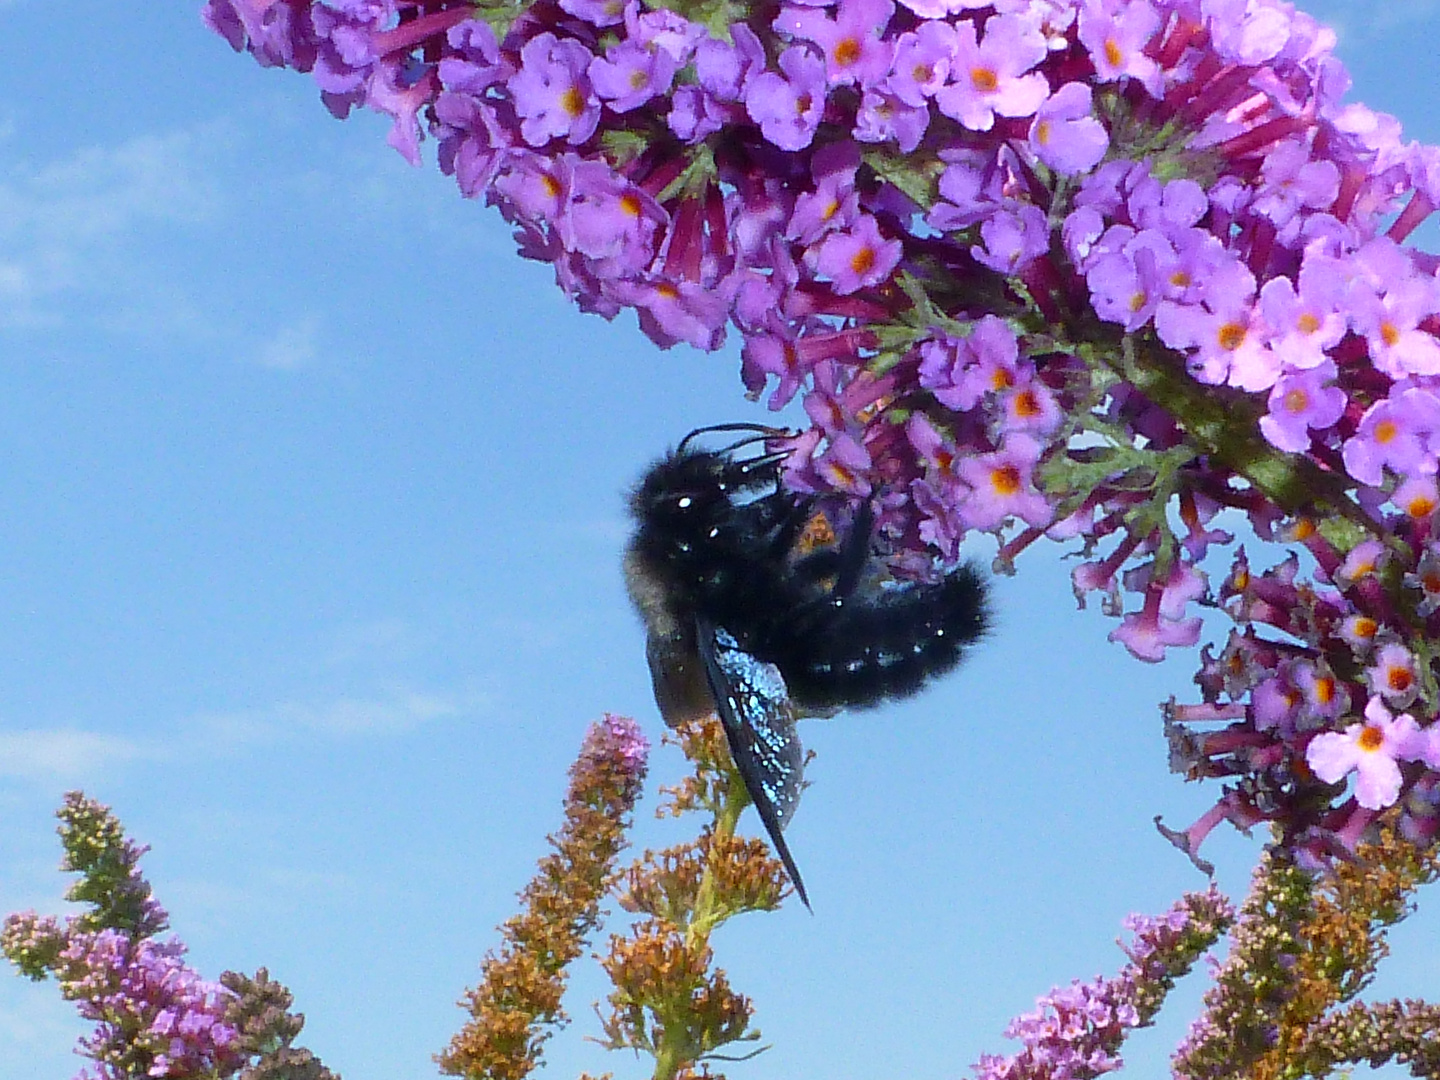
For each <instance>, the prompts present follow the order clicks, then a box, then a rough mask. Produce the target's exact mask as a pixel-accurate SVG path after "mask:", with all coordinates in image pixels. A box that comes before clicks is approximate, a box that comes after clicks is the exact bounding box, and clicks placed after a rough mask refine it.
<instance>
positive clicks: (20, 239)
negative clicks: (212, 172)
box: [0, 132, 218, 327]
mask: <svg viewBox="0 0 1440 1080" xmlns="http://www.w3.org/2000/svg"><path fill="white" fill-rule="evenodd" d="M199 141H200V140H199V137H198V136H197V135H196V134H193V133H188V132H181V133H172V134H169V135H143V136H139V137H137V138H134V139H131V140H130V141H128V142H125V143H121V144H120V145H118V146H113V147H87V148H85V149H82V150H79V151H76V152H74V153H72V154H71V155H70V156H69V157H67V158H63V159H61V160H58V161H53V162H49V163H46V164H41V165H35V164H20V163H17V164H13V165H11V166H10V168H9V169H7V170H5V172H3V173H0V250H4V251H5V253H6V254H5V255H3V256H0V326H9V327H27V326H45V325H55V324H58V323H60V322H62V321H63V320H64V316H63V315H62V311H63V310H64V307H63V305H62V304H61V303H60V302H59V301H61V300H63V299H64V298H65V297H66V296H67V295H69V294H73V293H76V292H83V293H87V294H98V295H104V296H111V297H114V296H124V295H125V294H126V293H127V292H128V293H133V292H134V291H135V290H137V289H143V288H145V285H144V284H143V282H144V281H145V275H143V274H138V273H136V272H135V270H136V267H135V262H136V260H137V258H138V254H137V252H136V250H135V247H136V243H137V237H138V236H139V235H140V234H142V233H144V232H145V231H146V230H148V229H150V228H152V227H154V226H155V225H156V224H195V223H198V222H202V221H205V220H208V219H209V218H210V217H212V216H213V214H214V212H215V208H216V204H217V202H218V199H217V196H216V188H215V185H214V183H213V182H212V181H211V180H210V179H209V178H208V177H207V176H206V175H205V174H204V170H203V169H202V168H200V167H199V165H198V164H197V157H196V148H197V144H198V143H199ZM12 160H14V159H13V158H12Z"/></svg>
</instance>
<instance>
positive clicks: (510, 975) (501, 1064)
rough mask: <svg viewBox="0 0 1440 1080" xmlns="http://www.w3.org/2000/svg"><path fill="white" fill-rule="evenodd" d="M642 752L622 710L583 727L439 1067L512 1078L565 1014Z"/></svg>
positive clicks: (634, 792)
mask: <svg viewBox="0 0 1440 1080" xmlns="http://www.w3.org/2000/svg"><path fill="white" fill-rule="evenodd" d="M649 752H650V745H649V743H648V742H647V741H646V739H645V736H644V735H643V734H642V733H641V731H640V728H639V725H637V724H636V723H635V721H633V720H631V719H629V718H628V717H623V716H612V715H606V716H605V717H604V718H603V719H602V720H600V721H598V722H596V723H594V724H592V725H591V726H590V730H589V731H588V732H586V734H585V741H584V742H583V743H582V744H581V747H580V755H579V757H578V758H576V760H575V764H574V765H572V766H571V767H570V786H569V790H568V791H567V792H566V796H565V824H564V826H563V827H562V828H561V830H560V831H559V833H558V834H556V835H554V836H552V837H551V838H550V841H551V846H552V847H553V848H554V850H553V851H552V852H551V853H550V854H549V855H546V856H545V857H544V858H543V859H541V860H540V866H539V870H538V872H537V873H536V875H535V877H534V879H533V880H532V881H531V882H530V884H529V885H527V886H526V887H525V890H524V891H523V892H522V893H521V894H520V901H521V904H522V905H523V910H522V911H521V912H520V914H518V915H516V916H514V917H513V918H511V919H510V920H509V921H508V922H507V923H506V924H505V925H504V927H503V928H502V930H501V933H502V934H503V936H504V938H505V943H504V945H503V946H502V947H501V949H500V950H499V951H498V952H495V953H491V954H490V955H489V956H487V957H486V958H485V961H484V964H483V965H482V969H483V976H482V979H481V982H480V984H479V985H478V986H477V987H475V989H473V990H471V991H469V992H468V993H467V994H466V997H465V1001H464V1003H463V1004H464V1005H465V1007H466V1008H467V1009H468V1010H469V1012H470V1019H469V1020H467V1021H466V1023H465V1026H464V1027H463V1028H461V1029H460V1031H459V1032H458V1033H457V1034H456V1035H455V1037H454V1039H452V1040H451V1042H450V1045H449V1046H448V1047H447V1048H446V1049H445V1052H444V1053H443V1054H441V1055H440V1057H439V1059H438V1060H439V1063H440V1068H441V1070H442V1071H443V1072H445V1073H447V1074H449V1075H451V1076H466V1077H485V1078H487V1080H520V1078H521V1077H524V1076H527V1075H528V1074H529V1073H530V1072H531V1071H532V1070H534V1069H535V1067H536V1066H537V1065H539V1063H540V1061H541V1054H542V1050H543V1047H544V1045H545V1043H546V1041H547V1040H548V1039H549V1038H550V1036H551V1035H552V1034H553V1033H554V1031H555V1028H556V1027H558V1026H559V1025H560V1024H561V1023H563V1022H564V1020H565V1013H564V1011H563V1010H562V1009H561V1007H560V1001H561V998H562V997H563V996H564V993H565V983H566V968H567V967H568V966H569V964H570V963H571V961H573V960H574V959H575V958H576V957H577V956H579V955H580V953H581V952H582V951H584V948H585V942H586V935H588V934H589V933H590V932H591V931H592V930H593V929H594V928H595V926H596V925H597V923H598V921H599V917H600V902H601V899H602V898H603V897H604V895H605V893H606V890H607V889H608V888H609V887H610V884H611V879H612V876H613V874H614V866H615V859H616V856H618V855H619V853H620V851H621V849H622V848H623V847H624V846H625V830H626V829H627V827H628V826H629V824H630V820H629V819H630V813H631V811H632V810H633V809H634V806H635V800H636V799H637V798H639V796H640V790H641V785H642V783H643V781H644V779H645V769H646V763H647V760H648V758H649Z"/></svg>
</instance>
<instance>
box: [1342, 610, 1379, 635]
mask: <svg viewBox="0 0 1440 1080" xmlns="http://www.w3.org/2000/svg"><path fill="white" fill-rule="evenodd" d="M1347 629H1348V630H1349V631H1350V633H1351V634H1353V635H1354V636H1355V637H1357V638H1373V637H1374V636H1375V635H1376V634H1377V633H1378V632H1379V630H1380V624H1379V623H1377V622H1376V621H1375V620H1374V619H1372V618H1370V617H1369V616H1368V615H1356V616H1354V618H1353V619H1351V621H1350V625H1349V627H1348V628H1347Z"/></svg>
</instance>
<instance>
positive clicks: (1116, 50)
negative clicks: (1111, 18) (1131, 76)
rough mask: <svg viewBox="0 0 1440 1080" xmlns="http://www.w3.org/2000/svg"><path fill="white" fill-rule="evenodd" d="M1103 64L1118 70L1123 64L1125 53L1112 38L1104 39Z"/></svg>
mask: <svg viewBox="0 0 1440 1080" xmlns="http://www.w3.org/2000/svg"><path fill="white" fill-rule="evenodd" d="M1105 62H1106V63H1107V64H1109V65H1110V66H1111V67H1113V68H1118V67H1119V66H1120V65H1121V64H1123V63H1124V62H1125V51H1124V50H1123V49H1121V48H1120V43H1119V42H1118V41H1116V40H1115V39H1114V38H1113V37H1111V38H1106V39H1105Z"/></svg>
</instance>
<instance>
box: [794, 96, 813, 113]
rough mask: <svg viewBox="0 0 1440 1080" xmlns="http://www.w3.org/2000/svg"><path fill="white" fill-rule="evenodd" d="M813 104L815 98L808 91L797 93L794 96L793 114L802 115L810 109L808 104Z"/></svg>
mask: <svg viewBox="0 0 1440 1080" xmlns="http://www.w3.org/2000/svg"><path fill="white" fill-rule="evenodd" d="M813 104H815V99H814V98H813V97H811V96H810V95H809V94H808V93H806V94H799V95H797V96H796V98H795V115H796V116H804V115H805V114H806V113H808V112H809V111H810V106H811V105H813Z"/></svg>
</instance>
